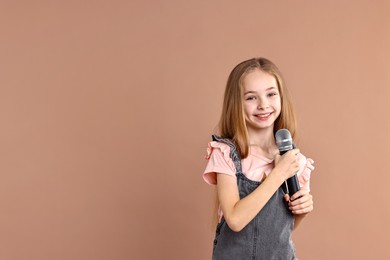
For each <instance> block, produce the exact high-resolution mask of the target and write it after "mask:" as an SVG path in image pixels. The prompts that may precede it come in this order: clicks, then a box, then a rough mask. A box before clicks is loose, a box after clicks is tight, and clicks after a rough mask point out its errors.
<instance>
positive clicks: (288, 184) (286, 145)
mask: <svg viewBox="0 0 390 260" xmlns="http://www.w3.org/2000/svg"><path fill="white" fill-rule="evenodd" d="M275 140H276V145H277V146H278V149H279V153H280V155H283V154H285V153H286V152H288V151H290V150H292V149H294V148H295V145H294V143H293V141H292V137H291V134H290V132H289V131H288V130H287V129H279V130H278V131H277V132H276V134H275ZM282 188H283V190H284V191H285V193H288V195H289V196H290V197H291V196H292V195H294V194H295V193H296V192H297V191H299V190H300V187H299V182H298V177H297V175H296V174H295V175H294V176H292V177H290V178H288V179H287V180H286V181H285V183H284V187H282Z"/></svg>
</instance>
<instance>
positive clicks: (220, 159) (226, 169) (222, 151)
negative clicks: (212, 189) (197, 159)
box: [203, 141, 236, 184]
mask: <svg viewBox="0 0 390 260" xmlns="http://www.w3.org/2000/svg"><path fill="white" fill-rule="evenodd" d="M230 151H231V148H230V146H229V145H228V144H225V143H222V142H217V141H212V142H209V143H208V145H207V153H206V160H207V165H206V169H205V171H204V172H203V179H204V180H205V181H206V182H207V183H209V184H216V183H217V175H216V174H217V173H223V174H226V175H230V176H235V174H236V168H235V165H234V162H233V160H232V159H231V157H230Z"/></svg>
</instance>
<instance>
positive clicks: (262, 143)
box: [248, 128, 276, 151]
mask: <svg viewBox="0 0 390 260" xmlns="http://www.w3.org/2000/svg"><path fill="white" fill-rule="evenodd" d="M248 135H249V145H251V146H258V147H260V148H261V149H262V150H264V151H266V150H270V149H275V147H276V144H275V137H274V133H273V129H272V128H267V129H261V130H258V131H253V130H249V129H248Z"/></svg>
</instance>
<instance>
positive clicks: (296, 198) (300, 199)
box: [284, 190, 314, 215]
mask: <svg viewBox="0 0 390 260" xmlns="http://www.w3.org/2000/svg"><path fill="white" fill-rule="evenodd" d="M284 199H285V200H286V201H288V206H289V208H290V210H291V212H292V213H293V214H294V215H306V214H308V213H310V212H312V211H313V209H314V208H313V196H312V195H311V194H310V193H309V191H307V190H299V191H297V192H296V193H295V194H294V195H293V196H291V198H290V196H289V195H288V194H286V195H284Z"/></svg>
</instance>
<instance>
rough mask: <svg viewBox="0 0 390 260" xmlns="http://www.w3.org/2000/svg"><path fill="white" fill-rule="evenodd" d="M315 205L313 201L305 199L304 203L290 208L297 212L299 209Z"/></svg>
mask: <svg viewBox="0 0 390 260" xmlns="http://www.w3.org/2000/svg"><path fill="white" fill-rule="evenodd" d="M312 206H313V201H305V202H304V203H301V204H299V205H295V206H290V207H289V209H290V210H291V211H292V212H296V211H298V210H304V209H306V208H310V207H312Z"/></svg>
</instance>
